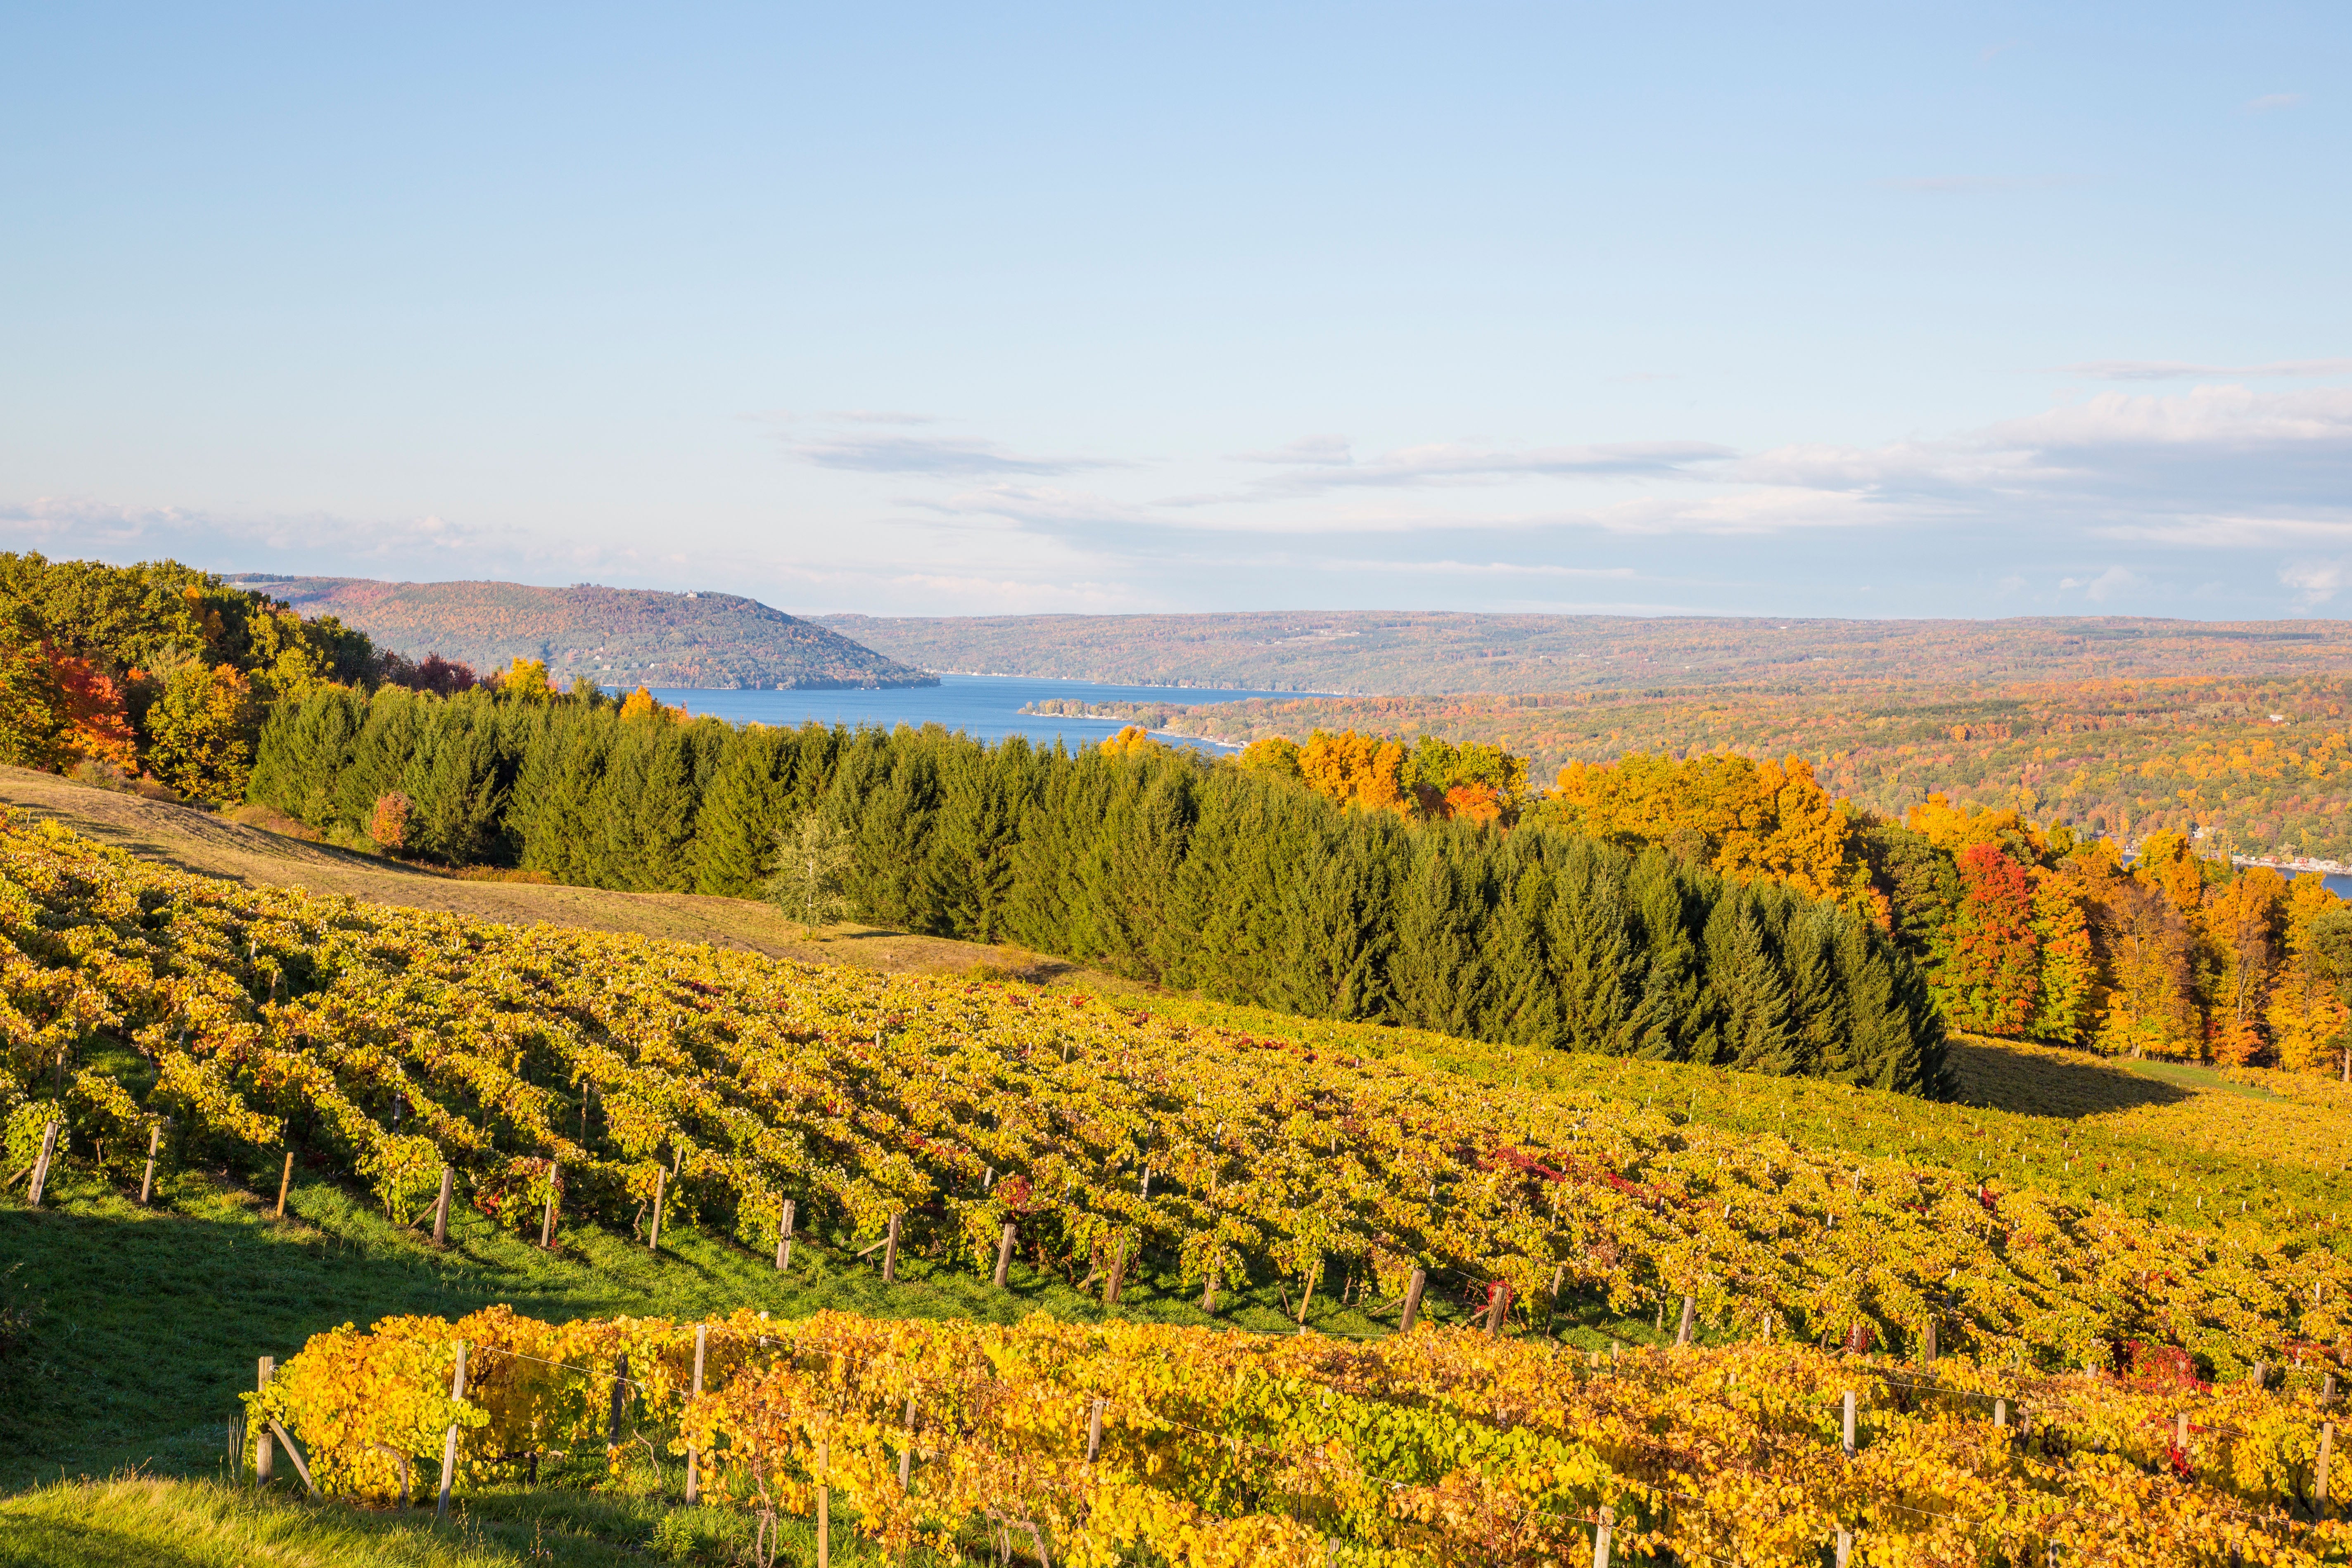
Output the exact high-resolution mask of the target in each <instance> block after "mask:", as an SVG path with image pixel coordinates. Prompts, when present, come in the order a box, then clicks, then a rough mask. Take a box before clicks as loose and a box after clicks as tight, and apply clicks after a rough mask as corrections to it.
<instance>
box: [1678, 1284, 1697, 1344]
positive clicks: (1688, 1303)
mask: <svg viewBox="0 0 2352 1568" xmlns="http://www.w3.org/2000/svg"><path fill="white" fill-rule="evenodd" d="M1697 1314H1698V1300H1697V1299H1696V1297H1691V1296H1685V1297H1684V1298H1683V1322H1682V1327H1680V1328H1678V1329H1676V1330H1675V1343H1676V1344H1678V1345H1686V1344H1688V1343H1690V1342H1691V1324H1692V1321H1693V1320H1694V1319H1695V1318H1696V1316H1697Z"/></svg>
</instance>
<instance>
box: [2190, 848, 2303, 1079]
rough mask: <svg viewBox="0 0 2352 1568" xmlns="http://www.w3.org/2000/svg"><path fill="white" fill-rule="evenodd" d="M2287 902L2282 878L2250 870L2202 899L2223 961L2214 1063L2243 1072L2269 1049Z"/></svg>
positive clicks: (2213, 1028)
mask: <svg viewBox="0 0 2352 1568" xmlns="http://www.w3.org/2000/svg"><path fill="white" fill-rule="evenodd" d="M2286 898H2287V885H2286V879H2285V878H2284V877H2282V876H2280V875H2279V874H2278V873H2277V872H2276V871H2273V870H2272V869H2271V868H2269V867H2267V866H2250V867H2248V868H2246V869H2245V870H2243V871H2242V872H2240V873H2239V874H2238V875H2237V876H2236V877H2235V878H2234V879H2231V881H2230V882H2228V883H2227V884H2225V885H2223V886H2221V887H2219V888H2216V889H2213V890H2212V892H2211V894H2210V897H2209V898H2208V899H2207V900H2206V903H2205V909H2204V917H2205V920H2204V923H2205V935H2206V939H2207V941H2208V942H2210V944H2211V947H2212V950H2213V952H2215V954H2216V955H2217V956H2218V957H2219V959H2220V961H2221V963H2220V970H2219V973H2217V974H2216V975H2215V977H2214V984H2213V991H2212V1016H2211V1019H2210V1034H2211V1036H2212V1042H2213V1059H2214V1060H2216V1061H2218V1062H2221V1063H2224V1064H2225V1065H2228V1066H2231V1067H2242V1066H2244V1065H2246V1064H2247V1063H2250V1062H2254V1061H2258V1060H2260V1059H2261V1058H2263V1056H2264V1055H2266V1054H2267V1052H2268V1050H2269V1048H2270V1041H2269V1039H2268V1038H2267V1028H2266V1020H2267V1015H2268V1008H2269V1002H2270V994H2271V991H2272V988H2273V978H2274V971H2275V970H2276V968H2277V966H2278V963H2279V960H2280V959H2281V957H2282V956H2283V953H2282V952H2281V949H2282V948H2283V947H2284V942H2283V940H2282V938H2283V936H2284V930H2283V925H2284V914H2285V906H2286Z"/></svg>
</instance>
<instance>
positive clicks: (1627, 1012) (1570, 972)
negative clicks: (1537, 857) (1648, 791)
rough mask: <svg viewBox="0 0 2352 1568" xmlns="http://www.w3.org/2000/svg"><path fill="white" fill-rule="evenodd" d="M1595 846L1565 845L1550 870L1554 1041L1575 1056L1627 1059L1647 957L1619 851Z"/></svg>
mask: <svg viewBox="0 0 2352 1568" xmlns="http://www.w3.org/2000/svg"><path fill="white" fill-rule="evenodd" d="M1607 853H1608V858H1607V859H1604V858H1603V855H1604V851H1603V850H1602V849H1601V846H1599V845H1596V844H1593V843H1591V842H1590V841H1579V842H1574V843H1571V844H1570V845H1568V846H1567V847H1565V850H1564V852H1563V853H1562V854H1561V856H1560V857H1559V862H1558V864H1557V865H1556V867H1555V868H1554V870H1553V873H1552V896H1551V900H1550V902H1549V907H1548V908H1547V909H1546V910H1545V911H1544V950H1545V952H1546V954H1547V955H1548V956H1549V960H1550V964H1549V967H1550V972H1551V973H1550V977H1549V978H1550V982H1551V987H1552V990H1553V992H1554V994H1556V995H1557V996H1558V997H1559V1002H1558V1008H1559V1035H1558V1036H1557V1037H1555V1040H1554V1041H1552V1042H1549V1043H1555V1044H1558V1045H1560V1046H1562V1047H1566V1048H1568V1049H1570V1050H1572V1051H1598V1052H1604V1053H1606V1054H1608V1055H1611V1056H1622V1055H1624V1054H1625V1053H1626V1052H1628V1051H1630V1050H1631V1049H1632V1048H1633V1037H1634V1026H1635V1014H1636V1011H1637V1007H1638V1005H1639V1002H1640V999H1641V987H1642V980H1643V968H1644V964H1643V953H1642V952H1641V951H1640V948H1639V946H1638V945H1637V942H1636V937H1635V933H1634V929H1633V922H1632V921H1629V920H1628V918H1627V911H1626V907H1625V889H1624V885H1623V883H1622V880H1621V878H1622V875H1623V872H1624V869H1625V858H1624V857H1623V855H1622V853H1617V852H1607Z"/></svg>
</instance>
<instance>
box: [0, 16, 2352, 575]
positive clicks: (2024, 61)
mask: <svg viewBox="0 0 2352 1568" xmlns="http://www.w3.org/2000/svg"><path fill="white" fill-rule="evenodd" d="M0 71H5V90H4V91H0V548H9V549H36V550H39V551H42V552H46V553H48V554H50V555H52V556H70V555H82V556H96V557H100V558H103V559H108V560H113V561H126V562H127V561H132V560H140V559H151V558H156V557H161V556H167V555H168V556H172V557H175V558H177V559H180V560H183V561H186V562H189V563H193V564H196V565H199V566H204V567H206V568H210V569H214V570H219V571H225V572H234V571H264V572H278V573H295V574H336V575H353V576H371V577H391V578H401V579H412V580H436V579H446V578H459V577H494V578H505V579H510V580H517V581H523V582H533V583H549V584H562V583H574V582H598V583H605V584H615V585H620V586H627V587H650V588H667V589H687V588H698V589H722V590H726V591H729V592H734V593H741V594H748V595H752V596H754V597H756V598H759V599H761V600H762V601H764V602H766V603H769V604H772V605H777V606H778V607H781V608H783V609H787V610H792V611H795V612H800V613H824V612H829V611H864V612H866V613H870V614H876V615H980V614H1003V613H1015V612H1035V611H1082V612H1108V611H1146V610H1149V611H1169V610H1225V609H1298V610H1318V609H1437V610H1512V611H1528V610H1559V611H1574V612H1589V611H1625V612H1633V613H1643V614H1649V613H1689V612H1703V613H1709V614H1743V615H1747V614H1752V615H1819V616H2010V615H2050V614H2100V615H2157V616H2194V617H2198V618H2227V619H2238V618H2269V617H2276V616H2299V615H2318V616H2338V615H2343V614H2347V613H2352V200H2347V170H2352V156H2347V154H2352V88H2347V86H2346V84H2347V82H2352V8H2347V7H2345V6H2342V5H2312V6H2278V5H2258V4H2241V5H2230V6H2210V5H2208V6H2196V7H2189V6H2179V5H2158V4H2134V5H2067V6H2042V7H2024V6H1888V5H1853V6H1805V5H1789V6H1756V5H1639V6H1632V5H1589V6H1587V5H1546V6H1494V5H1475V4H1460V3H1456V4H1449V5H1442V6H1441V5H1431V6H1423V7H1412V6H1385V5H1349V6H1330V7H1310V6H1300V5H1265V4H1262V3H1261V4H1258V5H1247V6H1234V7H1220V6H1215V5H1192V6H1185V7H1173V6H1171V7H1143V6H1106V5H1087V6H1072V7H1068V8H1054V7H1048V6H1041V5H1020V4H1013V3H1005V4H998V5H987V6H958V7H937V8H932V7H921V6H909V5H857V6H840V5H828V6H824V7H797V6H791V5H762V6H745V7H734V6H724V5H706V6H660V7H626V8H607V7H600V6H595V5H565V6H562V7H553V6H550V7H543V8H537V7H532V6H528V5H499V6H482V5H467V6H462V7H459V6H450V7H436V6H434V5H422V4H411V5H401V6H384V5H374V6H367V5H338V6H317V5H308V6H286V7H282V8H273V7H261V6H247V5H235V4H222V5H205V6H189V5H155V6H139V5H81V6H55V5H27V4H22V3H8V0H0Z"/></svg>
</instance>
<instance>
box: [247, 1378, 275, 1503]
mask: <svg viewBox="0 0 2352 1568" xmlns="http://www.w3.org/2000/svg"><path fill="white" fill-rule="evenodd" d="M277 1375H278V1358H277V1357H275V1356H263V1357H262V1358H261V1364H260V1366H259V1368H258V1369H257V1372H256V1374H255V1376H254V1380H253V1386H254V1387H256V1388H257V1389H267V1388H268V1386H269V1380H270V1379H271V1378H273V1377H275V1376H277ZM270 1458H271V1456H270V1452H269V1426H268V1423H267V1422H261V1423H258V1424H257V1430H256V1431H255V1433H254V1437H253V1484H254V1485H255V1486H257V1487H266V1486H268V1484H269V1472H270V1469H271V1465H270Z"/></svg>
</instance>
